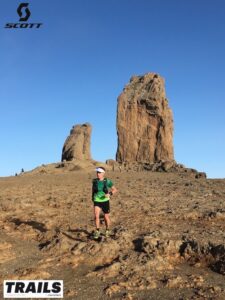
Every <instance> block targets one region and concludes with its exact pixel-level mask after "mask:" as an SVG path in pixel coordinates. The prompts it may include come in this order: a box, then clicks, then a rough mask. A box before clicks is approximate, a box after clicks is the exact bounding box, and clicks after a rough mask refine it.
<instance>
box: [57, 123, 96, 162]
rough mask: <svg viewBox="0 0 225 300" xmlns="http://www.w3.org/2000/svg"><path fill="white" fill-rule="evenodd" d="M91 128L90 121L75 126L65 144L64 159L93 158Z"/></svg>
mask: <svg viewBox="0 0 225 300" xmlns="http://www.w3.org/2000/svg"><path fill="white" fill-rule="evenodd" d="M91 130H92V128H91V125H90V124H89V123H85V124H82V125H75V126H73V128H72V129H71V131H70V135H69V136H68V137H67V139H66V141H65V143H64V146H63V150H62V161H64V160H66V161H71V160H74V159H78V160H90V159H91V151H90V140H91Z"/></svg>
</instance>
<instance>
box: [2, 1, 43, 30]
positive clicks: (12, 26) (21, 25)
mask: <svg viewBox="0 0 225 300" xmlns="http://www.w3.org/2000/svg"><path fill="white" fill-rule="evenodd" d="M28 5H29V3H20V5H19V6H18V8H17V13H18V15H19V16H20V19H19V21H20V22H26V21H27V20H28V19H29V18H30V15H31V12H30V10H29V8H28ZM24 13H25V14H26V15H24ZM41 25H43V24H42V23H6V24H5V28H10V29H15V28H19V29H25V28H40V27H41Z"/></svg>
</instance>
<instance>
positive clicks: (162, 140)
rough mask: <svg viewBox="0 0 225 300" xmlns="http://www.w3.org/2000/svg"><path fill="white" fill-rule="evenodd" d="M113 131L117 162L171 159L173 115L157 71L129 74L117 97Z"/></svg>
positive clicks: (145, 161)
mask: <svg viewBox="0 0 225 300" xmlns="http://www.w3.org/2000/svg"><path fill="white" fill-rule="evenodd" d="M117 134H118V148H117V153H116V160H117V161H118V162H120V163H122V162H142V163H155V162H158V161H161V160H163V161H171V160H174V151H173V114H172V111H171V109H170V108H169V106H168V100H167V98H166V93H165V87H164V79H163V78H162V77H160V76H159V75H158V74H155V73H147V74H145V75H144V76H133V77H131V79H130V83H129V84H128V85H126V86H125V88H124V89H123V92H122V93H121V94H120V96H119V97H118V105H117Z"/></svg>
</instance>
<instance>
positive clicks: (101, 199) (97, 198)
mask: <svg viewBox="0 0 225 300" xmlns="http://www.w3.org/2000/svg"><path fill="white" fill-rule="evenodd" d="M112 186H113V182H112V181H111V180H110V179H108V178H107V188H109V189H110V188H111V187H112ZM103 187H104V181H103V180H98V193H96V194H94V201H95V202H106V201H108V200H109V198H107V197H105V193H104V192H103Z"/></svg>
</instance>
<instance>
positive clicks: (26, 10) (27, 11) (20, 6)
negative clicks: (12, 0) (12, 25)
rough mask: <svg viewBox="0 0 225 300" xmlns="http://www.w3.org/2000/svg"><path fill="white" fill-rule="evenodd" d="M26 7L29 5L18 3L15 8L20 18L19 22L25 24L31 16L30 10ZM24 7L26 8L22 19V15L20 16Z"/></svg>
mask: <svg viewBox="0 0 225 300" xmlns="http://www.w3.org/2000/svg"><path fill="white" fill-rule="evenodd" d="M28 5H29V3H20V5H19V7H18V8H17V12H18V15H19V16H20V21H25V22H26V21H27V20H28V19H29V17H30V15H31V14H30V10H29V8H28ZM24 7H26V9H25V12H26V16H25V17H22V15H23V14H22V9H23V8H24Z"/></svg>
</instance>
